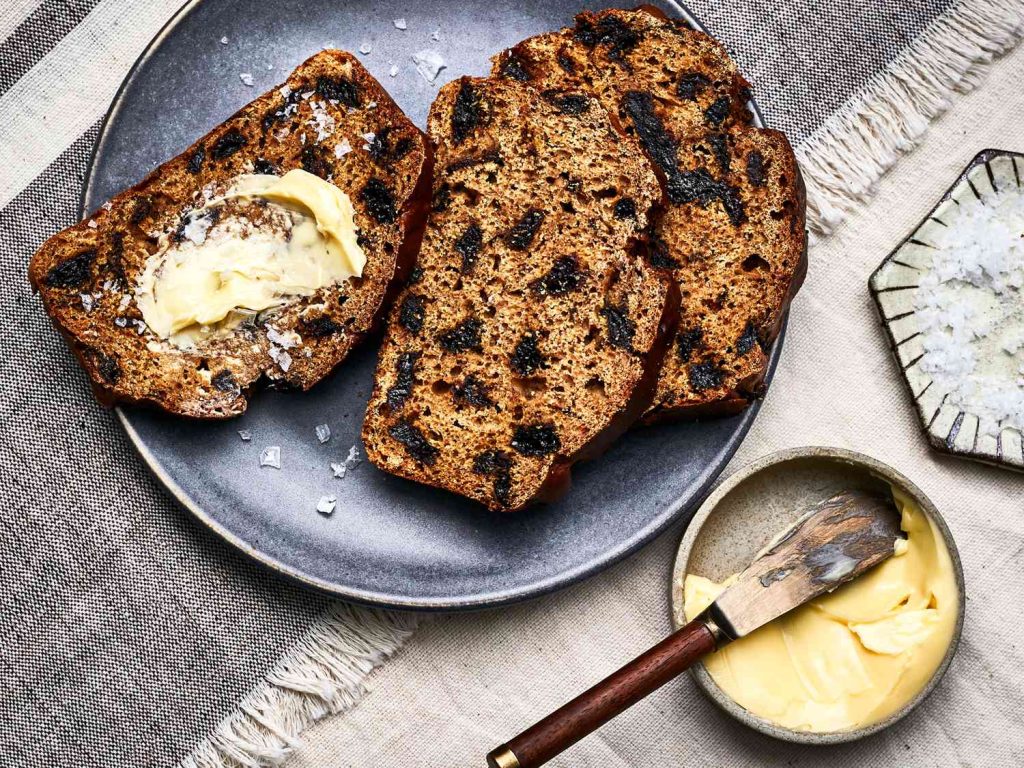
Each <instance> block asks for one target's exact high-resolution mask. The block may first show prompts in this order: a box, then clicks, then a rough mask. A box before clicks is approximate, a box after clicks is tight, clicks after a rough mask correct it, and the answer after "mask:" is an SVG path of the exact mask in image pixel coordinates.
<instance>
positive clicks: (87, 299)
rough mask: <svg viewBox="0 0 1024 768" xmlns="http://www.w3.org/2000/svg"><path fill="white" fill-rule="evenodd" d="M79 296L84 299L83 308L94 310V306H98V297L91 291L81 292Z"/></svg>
mask: <svg viewBox="0 0 1024 768" xmlns="http://www.w3.org/2000/svg"><path fill="white" fill-rule="evenodd" d="M78 297H79V298H80V299H81V300H82V309H84V310H85V311H86V312H92V310H93V307H95V306H96V299H94V298H93V296H92V294H91V293H80V294H78Z"/></svg>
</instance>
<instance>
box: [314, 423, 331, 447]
mask: <svg viewBox="0 0 1024 768" xmlns="http://www.w3.org/2000/svg"><path fill="white" fill-rule="evenodd" d="M316 439H317V440H319V441H320V442H321V444H323V443H326V442H327V441H328V440H330V439H331V428H330V427H329V426H327V425H326V424H317V425H316Z"/></svg>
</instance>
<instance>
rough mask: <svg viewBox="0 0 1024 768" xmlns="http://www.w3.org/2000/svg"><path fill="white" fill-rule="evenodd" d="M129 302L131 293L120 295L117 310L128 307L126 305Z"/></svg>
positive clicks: (120, 310)
mask: <svg viewBox="0 0 1024 768" xmlns="http://www.w3.org/2000/svg"><path fill="white" fill-rule="evenodd" d="M131 303H132V297H131V294H128V293H126V294H125V295H124V296H122V297H121V300H120V301H119V302H118V303H117V311H118V312H124V311H125V310H126V309H128V305H129V304H131Z"/></svg>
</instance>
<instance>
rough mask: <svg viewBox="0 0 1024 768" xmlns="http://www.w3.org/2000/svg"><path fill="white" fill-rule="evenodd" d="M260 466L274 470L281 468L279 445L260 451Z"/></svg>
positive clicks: (269, 446)
mask: <svg viewBox="0 0 1024 768" xmlns="http://www.w3.org/2000/svg"><path fill="white" fill-rule="evenodd" d="M260 466H261V467H273V468H274V469H280V468H281V446H279V445H268V446H267V447H266V448H264V449H263V450H262V451H260Z"/></svg>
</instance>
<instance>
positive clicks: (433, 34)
mask: <svg viewBox="0 0 1024 768" xmlns="http://www.w3.org/2000/svg"><path fill="white" fill-rule="evenodd" d="M430 39H431V40H433V41H434V42H435V43H436V42H437V41H438V40H440V39H441V28H440V27H438V28H437V29H435V30H434V31H433V32H431V33H430Z"/></svg>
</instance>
